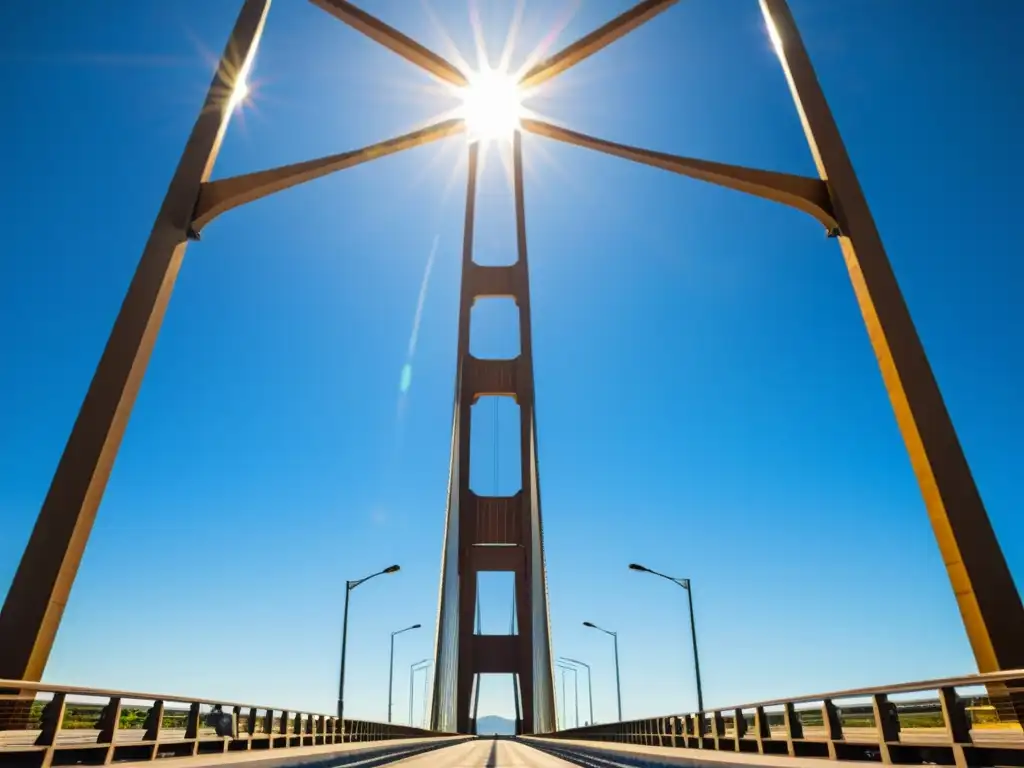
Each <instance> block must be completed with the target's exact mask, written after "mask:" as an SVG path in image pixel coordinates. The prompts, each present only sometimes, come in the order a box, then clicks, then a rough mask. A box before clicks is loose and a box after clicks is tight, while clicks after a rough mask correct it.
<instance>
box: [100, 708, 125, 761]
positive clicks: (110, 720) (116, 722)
mask: <svg viewBox="0 0 1024 768" xmlns="http://www.w3.org/2000/svg"><path fill="white" fill-rule="evenodd" d="M96 725H97V726H98V727H99V731H100V732H99V734H98V735H97V736H96V743H97V744H107V745H108V746H107V751H106V754H105V755H104V756H103V764H104V765H110V763H111V762H113V760H114V741H115V740H116V739H117V729H118V727H120V725H121V697H120V696H111V697H110V699H109V700H108V701H107V705H106V706H105V707H104V708H103V711H102V712H101V713H100V719H99V722H97V723H96Z"/></svg>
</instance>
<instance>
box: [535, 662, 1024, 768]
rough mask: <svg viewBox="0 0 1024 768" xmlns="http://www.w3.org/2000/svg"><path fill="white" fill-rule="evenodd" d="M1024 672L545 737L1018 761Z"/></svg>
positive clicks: (854, 756) (1023, 762)
mask: <svg viewBox="0 0 1024 768" xmlns="http://www.w3.org/2000/svg"><path fill="white" fill-rule="evenodd" d="M1022 714H1024V670H1010V671H1007V672H996V673H990V674H984V675H969V676H966V677H951V678H944V679H940V680H926V681H921V682H915V683H903V684H900V685H890V686H884V687H877V688H858V689H853V690H846V691H835V692H832V693H821V694H814V695H810V696H800V697H795V698H788V699H773V700H770V701H760V702H755V703H752V704H741V705H737V706H730V707H721V708H715V709H709V710H707V711H705V712H697V713H690V714H683V715H667V716H663V717H651V718H644V719H642V720H633V721H629V722H622V723H603V724H600V725H590V726H585V727H582V728H570V729H566V730H562V731H556V732H555V733H552V734H547V735H546V736H545V738H554V739H569V740H578V741H607V742H619V743H623V744H633V745H644V746H653V747H679V748H690V749H706V750H719V751H729V752H752V753H756V754H767V755H770V754H778V755H789V756H791V757H822V758H831V759H833V760H836V759H839V760H844V759H845V760H874V761H881V762H883V763H915V764H920V763H922V762H927V763H933V764H937V765H957V766H966V765H1015V766H1024V733H1022V730H1021V725H1020V723H1021V720H1022Z"/></svg>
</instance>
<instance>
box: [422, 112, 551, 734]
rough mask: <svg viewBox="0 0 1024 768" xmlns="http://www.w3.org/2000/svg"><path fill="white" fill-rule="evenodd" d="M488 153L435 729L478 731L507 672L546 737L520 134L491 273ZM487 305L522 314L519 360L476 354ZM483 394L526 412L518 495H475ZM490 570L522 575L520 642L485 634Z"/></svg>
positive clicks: (465, 254)
mask: <svg viewBox="0 0 1024 768" xmlns="http://www.w3.org/2000/svg"><path fill="white" fill-rule="evenodd" d="M481 151H485V150H482V149H481V144H480V143H479V142H476V143H473V144H470V147H469V164H468V165H469V178H468V182H467V189H466V221H465V230H464V235H463V246H462V287H461V291H460V298H459V337H458V360H457V368H456V375H455V408H454V411H455V413H454V417H453V424H452V448H451V464H450V469H449V479H448V511H447V519H446V523H445V535H444V549H443V552H442V561H441V589H440V599H439V605H438V620H437V645H436V651H435V653H436V657H435V666H434V669H435V670H436V673H435V676H434V690H433V698H432V702H431V727H432V728H434V729H436V730H441V731H458V732H460V733H471V732H474V731H475V712H472V711H471V707H472V701H473V697H474V695H475V692H478V691H479V688H478V685H479V676H480V675H483V674H493V673H506V674H511V675H513V679H514V680H515V686H514V687H515V698H516V713H517V722H516V732H517V733H544V732H547V731H552V730H554V729H555V700H554V683H553V677H554V676H553V669H552V658H551V633H550V629H549V624H548V603H547V580H546V578H545V570H544V546H543V531H542V527H541V512H540V484H539V479H538V473H537V434H536V433H537V429H536V415H535V407H534V386H533V355H532V344H531V331H530V289H529V268H528V263H527V247H526V220H525V212H524V201H523V163H522V143H521V134H520V133H519V132H518V131H516V132H515V134H514V136H513V140H512V156H513V157H512V168H513V173H512V175H513V187H514V195H515V209H516V210H515V213H516V240H517V255H518V258H517V261H516V262H515V263H514V264H512V265H511V266H501V267H485V266H480V265H479V264H477V263H476V262H475V261H474V260H473V225H474V217H475V214H474V209H475V201H476V181H477V169H478V161H479V159H480V153H481ZM490 297H510V298H512V299H514V300H515V302H516V304H517V306H518V308H519V334H520V347H519V349H520V352H519V356H518V357H516V358H513V359H511V360H488V359H481V358H477V357H474V356H473V355H471V354H470V352H469V331H470V314H471V310H472V308H473V304H474V302H475V301H476V300H477V299H479V298H490ZM485 395H497V396H504V397H512V398H514V399H515V401H516V402H517V403H518V405H519V420H520V424H519V428H520V446H521V447H520V454H521V455H520V459H519V461H520V466H521V469H522V486H521V488H520V490H519V491H518V492H517V493H516V494H515V495H513V496H506V497H496V496H478V495H477V494H475V493H474V492H473V491H471V490H470V488H469V453H470V452H469V446H470V431H471V429H472V406H473V403H474V402H476V400H477V399H478V398H479V397H481V396H485ZM487 571H503V572H511V573H512V574H514V583H515V615H516V617H517V622H516V624H517V626H516V627H515V632H516V633H515V634H509V635H484V634H478V633H477V632H476V627H475V622H474V618H475V615H476V606H477V577H478V574H480V573H483V572H487Z"/></svg>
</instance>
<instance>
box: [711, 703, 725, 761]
mask: <svg viewBox="0 0 1024 768" xmlns="http://www.w3.org/2000/svg"><path fill="white" fill-rule="evenodd" d="M711 726H712V733H711V735H712V737H713V738H714V740H715V751H716V752H717V751H718V750H719V749H721V748H722V747H721V745H720V744H719V739H723V738H725V721H724V720H723V719H722V713H721V712H720V711H719V710H717V709H716V710H715V711H714V712H712V713H711Z"/></svg>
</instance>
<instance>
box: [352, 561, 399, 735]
mask: <svg viewBox="0 0 1024 768" xmlns="http://www.w3.org/2000/svg"><path fill="white" fill-rule="evenodd" d="M399 570H401V566H398V565H390V566H388V567H387V568H385V569H384V570H383V571H377V572H376V573H371V574H370V575H369V576H366V577H365V578H362V579H357V580H356V581H346V582H345V613H344V616H343V618H342V620H341V674H340V675H339V676H338V720H340V721H341V733H342V738H343V739H344V736H345V646H346V645H347V644H348V598H349V595H351V594H352V590H353V589H355V588H356V587H358V586H359V585H360V584H362V583H363V582H364V581H369V580H370V579H372V578H375V577H377V576H380V575H382V574H385V573H397V572H398V571H399Z"/></svg>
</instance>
